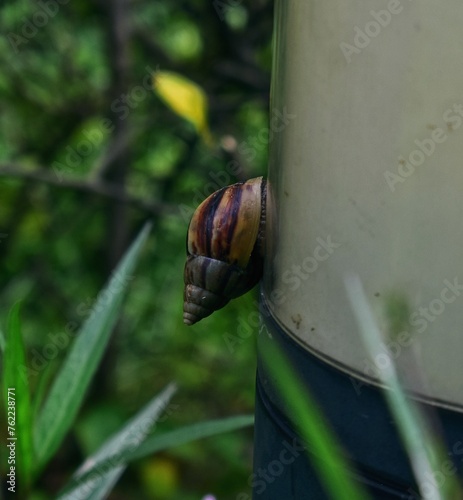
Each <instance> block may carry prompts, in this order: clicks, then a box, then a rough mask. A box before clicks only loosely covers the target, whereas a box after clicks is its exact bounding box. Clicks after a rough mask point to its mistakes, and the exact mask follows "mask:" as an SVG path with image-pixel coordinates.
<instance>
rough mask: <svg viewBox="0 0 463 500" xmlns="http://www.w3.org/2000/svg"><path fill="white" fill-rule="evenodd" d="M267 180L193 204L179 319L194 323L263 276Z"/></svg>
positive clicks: (231, 188)
mask: <svg viewBox="0 0 463 500" xmlns="http://www.w3.org/2000/svg"><path fill="white" fill-rule="evenodd" d="M265 200H266V181H265V180H264V179H263V178H262V177H257V178H255V179H250V180H248V181H246V182H239V183H237V184H233V185H231V186H227V187H224V188H222V189H219V190H218V191H216V192H215V193H213V194H212V195H211V196H209V197H208V198H206V200H204V201H203V202H202V203H201V205H199V207H198V208H197V209H196V211H195V213H194V214H193V217H192V219H191V222H190V226H189V228H188V236H187V261H186V264H185V273H184V280H185V289H184V303H183V321H184V323H185V324H187V325H193V324H194V323H196V322H197V321H199V320H201V319H202V318H205V317H207V316H209V315H210V314H212V313H213V312H214V311H215V310H217V309H220V308H222V307H223V306H225V305H226V304H227V303H228V302H229V301H230V299H233V298H236V297H239V296H240V295H243V294H244V293H246V292H247V291H248V290H250V289H251V288H252V287H253V286H254V285H256V284H257V282H258V281H259V280H260V278H261V276H262V270H263V239H264V231H265Z"/></svg>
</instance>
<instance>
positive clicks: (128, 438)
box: [58, 384, 176, 500]
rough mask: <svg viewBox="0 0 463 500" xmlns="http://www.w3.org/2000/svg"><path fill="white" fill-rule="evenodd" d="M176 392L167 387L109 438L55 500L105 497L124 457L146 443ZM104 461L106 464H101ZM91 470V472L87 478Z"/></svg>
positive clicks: (115, 480) (124, 466) (121, 470)
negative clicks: (57, 499) (148, 435)
mask: <svg viewBox="0 0 463 500" xmlns="http://www.w3.org/2000/svg"><path fill="white" fill-rule="evenodd" d="M175 391H176V387H175V385H174V384H170V385H169V386H167V387H166V389H164V391H162V392H161V394H159V395H158V396H156V397H155V398H153V400H152V401H150V403H148V405H147V406H146V407H145V408H144V409H143V410H141V411H140V412H139V413H138V414H137V415H136V416H135V417H134V418H132V419H131V420H130V421H129V422H128V423H127V424H126V425H125V426H124V427H123V428H122V429H121V430H120V431H119V432H118V433H116V434H115V435H114V436H112V437H111V438H110V439H108V440H107V441H106V442H105V443H104V444H103V445H102V446H101V447H100V449H99V450H98V451H97V452H96V453H95V454H93V455H92V456H90V457H89V458H88V459H87V460H86V461H85V462H84V464H83V465H82V466H81V467H80V469H79V470H78V471H77V473H76V474H75V476H74V478H73V481H72V483H70V485H69V486H68V487H66V488H65V490H64V492H63V493H62V494H61V495H60V496H59V497H58V498H59V499H60V500H72V499H75V498H85V499H86V500H100V499H102V498H105V497H106V496H107V495H108V494H109V492H110V491H111V489H112V487H113V486H114V484H115V483H116V482H117V480H118V479H119V477H120V476H121V474H122V473H123V472H124V470H125V468H126V466H127V463H126V462H125V461H124V460H123V457H124V455H126V454H127V453H128V452H131V451H134V450H136V449H137V448H138V447H139V445H140V444H141V443H142V442H143V441H144V440H145V438H146V436H147V434H148V433H149V432H150V431H151V429H152V427H153V425H154V424H155V423H156V421H157V420H158V419H159V417H160V416H161V414H162V413H163V411H164V410H165V408H166V407H167V405H168V404H169V401H170V400H171V398H172V396H173V395H174V393H175ZM105 460H106V465H104V461H105ZM90 470H91V471H92V473H91V474H90V475H89V474H88V472H89V471H90ZM85 473H87V474H85ZM85 477H86V478H87V479H85Z"/></svg>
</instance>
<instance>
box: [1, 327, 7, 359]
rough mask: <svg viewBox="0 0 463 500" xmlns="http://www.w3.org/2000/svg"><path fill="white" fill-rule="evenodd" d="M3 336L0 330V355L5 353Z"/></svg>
mask: <svg viewBox="0 0 463 500" xmlns="http://www.w3.org/2000/svg"><path fill="white" fill-rule="evenodd" d="M5 342H6V340H5V335H3V331H2V330H1V329H0V353H2V354H3V352H4V351H5Z"/></svg>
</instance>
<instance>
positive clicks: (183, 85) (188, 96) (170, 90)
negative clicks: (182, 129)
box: [153, 71, 212, 145]
mask: <svg viewBox="0 0 463 500" xmlns="http://www.w3.org/2000/svg"><path fill="white" fill-rule="evenodd" d="M153 76H154V78H153V88H154V91H155V92H156V94H157V95H158V96H159V97H160V98H161V99H162V100H163V101H164V102H165V103H166V104H167V105H168V106H169V107H170V108H171V109H172V110H173V111H175V113H177V114H178V115H180V116H181V117H182V118H185V120H188V121H189V122H190V123H192V124H193V125H194V127H195V129H196V131H197V132H198V134H199V135H200V136H201V137H202V138H203V140H204V142H206V143H207V144H209V145H211V143H212V139H211V134H210V132H209V127H208V124H207V108H208V106H207V96H206V93H205V92H204V90H203V89H202V88H201V87H200V86H199V85H197V84H196V83H193V82H192V81H191V80H188V79H187V78H185V77H184V76H182V75H179V74H177V73H172V72H170V71H157V72H156V73H155V74H154V75H153Z"/></svg>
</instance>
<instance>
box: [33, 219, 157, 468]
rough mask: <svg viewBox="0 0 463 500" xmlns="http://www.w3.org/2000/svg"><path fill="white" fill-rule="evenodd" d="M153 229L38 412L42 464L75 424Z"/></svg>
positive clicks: (99, 305) (103, 297)
mask: <svg viewBox="0 0 463 500" xmlns="http://www.w3.org/2000/svg"><path fill="white" fill-rule="evenodd" d="M149 231H150V226H149V225H148V224H147V225H146V226H145V227H144V228H143V229H142V231H141V232H140V234H139V235H138V237H137V238H136V240H135V241H134V243H133V244H132V245H131V247H130V248H129V250H128V251H127V253H126V255H125V256H124V258H123V259H122V261H121V263H120V264H119V266H118V267H117V269H116V271H115V273H114V274H113V276H112V278H111V280H110V281H109V283H108V285H107V286H106V287H105V289H104V290H103V291H102V293H100V294H99V296H98V299H97V300H96V301H95V305H94V307H93V313H92V314H91V316H89V318H88V319H87V320H86V322H85V323H84V324H83V326H82V328H81V330H80V332H79V334H78V336H77V338H76V340H75V341H74V343H73V345H72V347H71V349H70V351H69V353H68V356H67V358H66V359H65V361H64V363H63V365H62V367H61V369H60V371H59V372H58V374H57V376H56V378H55V380H54V383H53V385H52V387H51V389H50V392H49V394H48V397H47V398H46V400H45V403H44V405H43V407H42V409H41V411H40V413H39V415H38V419H37V425H36V426H35V433H34V441H35V449H36V454H37V461H38V467H39V468H41V467H43V466H44V465H45V464H46V463H47V461H48V460H49V459H50V458H51V457H52V456H53V454H54V453H55V451H56V450H57V448H58V447H59V445H60V443H61V441H62V440H63V438H64V436H65V435H66V433H67V432H68V430H69V428H70V427H71V425H72V423H73V421H74V418H75V416H76V414H77V411H78V409H79V407H80V405H81V403H82V400H83V398H84V395H85V392H86V390H87V388H88V385H89V383H90V381H91V379H92V377H93V375H94V373H95V371H96V368H97V366H98V363H99V361H100V360H101V357H102V355H103V352H104V350H105V347H106V345H107V343H108V341H109V338H110V334H111V331H112V329H113V327H114V325H115V323H116V321H117V318H118V315H119V311H120V307H121V303H122V299H123V295H124V291H125V289H126V288H127V284H128V283H129V281H130V280H131V279H132V276H131V274H132V272H133V269H134V267H135V264H136V262H137V258H138V255H139V253H140V250H141V248H142V245H143V243H144V242H145V240H146V238H147V236H148V234H149Z"/></svg>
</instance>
